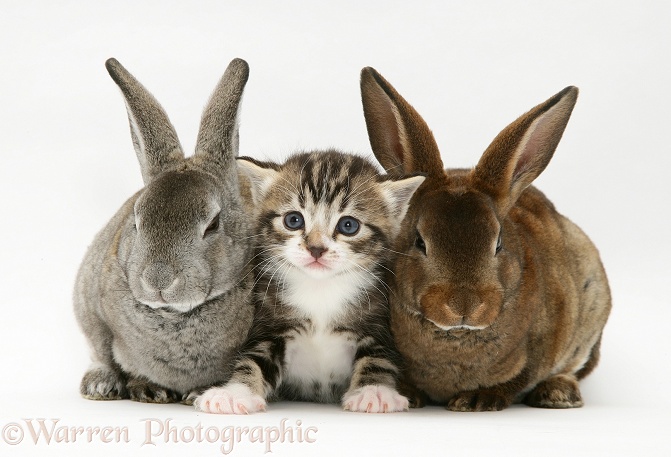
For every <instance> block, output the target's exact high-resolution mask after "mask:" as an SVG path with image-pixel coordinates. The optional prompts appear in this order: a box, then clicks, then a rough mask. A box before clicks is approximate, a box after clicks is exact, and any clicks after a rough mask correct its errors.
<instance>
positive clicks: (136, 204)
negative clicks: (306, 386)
mask: <svg viewBox="0 0 671 457" xmlns="http://www.w3.org/2000/svg"><path fill="white" fill-rule="evenodd" d="M105 66H106V67H107V70H108V72H109V74H110V76H111V77H112V79H113V80H114V81H115V82H116V84H117V85H118V86H119V88H120V89H121V92H122V94H123V96H124V99H125V102H126V107H127V111H128V119H129V123H130V130H131V136H132V139H133V145H134V147H135V152H136V153H137V157H138V160H139V162H140V168H141V170H142V178H143V180H144V184H145V186H144V188H143V189H141V190H140V191H139V192H137V193H136V194H135V195H133V196H132V197H131V198H130V199H128V201H126V203H124V205H123V206H122V207H121V209H120V210H119V211H118V212H117V213H116V214H115V215H114V217H113V218H112V220H111V221H110V222H109V223H108V224H107V225H106V226H105V227H104V228H103V229H102V230H101V231H100V232H99V233H98V235H97V236H96V237H95V240H94V241H93V244H92V245H91V246H90V247H89V249H88V252H87V253H86V255H85V257H84V260H83V262H82V265H81V267H80V269H79V273H78V275H77V279H76V284H75V291H74V309H75V314H76V317H77V320H78V322H79V325H80V326H81V329H82V330H83V332H84V334H85V336H86V338H87V340H88V342H89V344H90V346H91V349H92V360H93V363H92V365H91V367H90V368H89V370H88V371H87V372H86V374H85V375H84V377H83V379H82V381H81V386H80V391H81V394H82V396H84V397H85V398H88V399H93V400H114V399H122V398H130V399H131V400H136V401H141V402H153V403H168V402H173V401H182V402H184V403H191V402H192V400H193V398H195V395H196V394H198V393H199V392H200V391H201V390H203V389H204V388H206V387H208V386H211V385H213V384H215V383H217V384H220V383H222V382H225V381H226V380H227V379H228V377H229V376H230V370H231V368H232V367H231V365H232V358H233V357H234V355H235V354H236V351H237V349H238V347H239V346H240V344H241V343H242V342H243V341H244V340H245V338H246V336H247V332H248V331H249V328H250V326H251V323H252V317H253V314H254V308H253V305H252V303H251V296H250V292H251V286H252V282H253V278H252V275H251V274H247V272H248V271H249V270H248V267H247V264H248V262H249V260H250V258H251V245H250V241H249V240H250V233H249V230H250V224H249V220H248V219H251V215H249V212H250V211H249V208H248V207H247V205H248V204H249V203H248V200H247V198H251V196H250V195H249V194H248V192H249V187H248V183H247V182H245V181H242V180H241V181H239V180H238V171H237V165H236V161H235V157H236V156H237V154H238V111H239V105H240V99H241V97H242V93H243V90H244V87H245V84H246V82H247V79H248V77H249V67H248V65H247V63H246V62H245V61H244V60H241V59H234V60H233V61H231V63H230V64H229V66H228V68H227V69H226V72H225V73H224V75H223V77H222V78H221V80H220V81H219V83H218V85H217V87H216V89H215V90H214V92H213V94H212V96H211V98H210V100H209V102H208V104H207V106H206V107H205V110H204V112H203V116H202V119H201V124H200V130H199V133H198V140H197V143H196V150H195V154H194V155H193V156H191V157H189V158H185V157H184V153H183V151H182V147H181V146H180V143H179V140H178V139H177V134H176V133H175V129H174V127H173V126H172V124H171V123H170V121H169V119H168V117H167V115H166V113H165V111H163V109H162V108H161V106H160V105H159V104H158V102H157V101H156V99H155V98H154V97H153V96H152V95H151V94H150V93H149V92H148V91H147V90H146V89H145V88H144V87H143V86H142V85H141V84H140V83H139V82H138V81H137V80H136V79H135V78H134V77H133V76H132V75H131V74H130V73H129V72H128V71H127V70H126V69H125V68H124V67H123V66H121V64H120V63H119V62H118V61H116V60H115V59H109V60H108V61H107V62H106V64H105Z"/></svg>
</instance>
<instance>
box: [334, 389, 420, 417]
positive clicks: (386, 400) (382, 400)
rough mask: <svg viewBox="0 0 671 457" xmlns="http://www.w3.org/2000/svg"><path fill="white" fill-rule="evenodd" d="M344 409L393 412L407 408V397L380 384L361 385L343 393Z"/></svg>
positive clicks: (363, 411)
mask: <svg viewBox="0 0 671 457" xmlns="http://www.w3.org/2000/svg"><path fill="white" fill-rule="evenodd" d="M342 406H343V409H344V410H345V411H353V412H360V413H394V412H398V411H407V410H408V399H407V398H406V397H404V396H403V395H401V394H399V393H398V392H396V390H394V389H392V388H390V387H387V386H382V385H373V386H363V387H360V388H358V389H356V390H354V391H353V392H348V393H346V394H345V396H344V397H343V400H342Z"/></svg>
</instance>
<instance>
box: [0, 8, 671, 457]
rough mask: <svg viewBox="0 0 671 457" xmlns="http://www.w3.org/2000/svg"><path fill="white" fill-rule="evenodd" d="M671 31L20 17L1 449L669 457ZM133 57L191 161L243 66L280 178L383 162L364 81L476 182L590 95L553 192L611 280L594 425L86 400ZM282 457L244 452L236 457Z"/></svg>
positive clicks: (3, 125) (0, 347)
mask: <svg viewBox="0 0 671 457" xmlns="http://www.w3.org/2000/svg"><path fill="white" fill-rule="evenodd" d="M187 3H188V6H187ZM670 23H671V3H670V2H668V1H664V0H658V1H645V0H637V1H631V2H627V1H615V0H608V1H573V0H564V1H561V2H559V1H557V2H531V1H522V0H520V1H508V2H505V1H494V0H492V1H479V0H475V1H473V0H471V1H463V2H457V1H435V2H421V1H415V2H410V1H403V2H398V1H391V0H386V1H373V2H365V1H354V0H352V1H342V0H341V1H338V2H330V3H329V4H326V2H296V1H287V0H283V1H277V2H254V1H245V2H242V1H240V2H232V1H203V2H175V1H161V2H158V1H156V2H139V1H124V0H114V1H113V2H100V1H96V2H83V1H82V2H75V1H64V0H61V1H58V2H48V1H31V0H17V1H8V0H0V129H1V132H0V153H1V154H2V164H1V165H0V217H1V219H0V234H1V236H0V253H1V254H0V255H2V261H1V262H0V281H1V282H0V285H1V288H0V290H1V295H0V297H2V298H1V302H0V362H1V364H0V367H1V370H2V372H1V375H0V378H1V380H0V387H1V390H0V392H2V400H0V427H3V428H4V429H5V430H8V429H9V427H10V426H11V423H12V422H17V421H18V422H19V424H20V425H21V426H22V428H23V430H24V434H25V436H24V440H23V442H22V443H20V444H18V445H16V446H10V445H8V444H7V443H6V442H5V441H6V440H3V439H2V438H0V454H1V455H36V454H37V453H40V454H41V455H77V454H80V455H92V454H93V451H95V452H96V453H97V454H100V455H118V454H120V453H122V452H123V453H126V454H127V455H161V456H163V455H203V456H207V455H220V449H219V445H217V444H209V443H207V442H204V443H200V444H199V443H196V442H191V443H181V444H176V443H173V442H171V441H169V442H168V443H165V442H164V441H161V440H162V439H163V437H160V438H157V439H155V445H151V444H148V445H144V446H142V443H143V442H144V441H145V439H146V437H145V429H144V427H145V424H146V422H143V419H146V418H154V419H156V420H157V421H165V420H167V419H169V418H173V419H174V421H175V423H176V424H177V425H178V426H179V427H180V428H178V430H182V431H184V430H185V428H186V431H185V432H184V433H185V437H186V438H188V434H189V427H191V428H194V429H195V427H196V426H197V425H198V424H199V423H201V425H202V426H203V427H205V428H207V427H213V426H216V427H220V428H221V427H225V426H230V425H232V426H235V425H241V426H242V425H246V426H279V423H280V420H281V419H282V418H287V419H288V422H287V424H288V425H293V426H294V427H296V421H298V420H300V421H302V422H301V424H302V426H303V427H310V426H313V427H318V429H319V431H318V433H317V434H316V435H315V436H316V438H317V441H316V442H315V443H312V444H308V443H298V442H294V443H293V444H292V443H285V444H283V445H282V446H279V445H276V446H274V447H273V448H272V450H273V455H301V454H302V455H317V454H319V455H344V454H347V455H349V454H351V455H368V456H374V455H421V454H429V453H439V454H440V455H445V456H452V455H454V456H461V455H464V456H475V455H484V454H489V455H491V454H496V455H534V456H538V455H570V456H581V455H585V456H586V455H590V456H596V455H608V456H613V455H623V456H624V455H634V454H636V455H669V453H670V452H671V445H670V444H669V442H668V430H669V427H671V414H670V413H669V411H670V407H671V399H670V396H669V392H670V391H671V389H670V387H671V386H670V384H669V378H670V375H671V362H670V354H669V348H670V342H671V337H670V336H669V333H670V332H669V322H670V320H671V311H670V310H669V308H670V307H671V299H670V298H669V292H668V290H669V280H671V275H670V273H671V268H670V267H669V257H670V255H671V248H670V243H669V237H670V236H671V205H669V202H668V200H669V197H670V196H671V192H670V190H671V185H670V184H669V182H670V180H669V176H668V174H669V169H670V168H671V147H670V146H669V144H670V142H671V139H670V136H669V131H670V129H671V91H670V89H669V87H670V85H671V54H670V52H671V51H669V48H670V47H671V46H670V45H671V28H670V27H669V24H670ZM112 56H114V57H116V58H117V59H118V60H119V61H121V62H122V63H123V64H124V65H125V66H126V67H127V68H128V69H129V70H130V71H131V72H132V73H133V74H134V75H135V76H136V77H137V78H138V79H139V80H140V81H142V82H143V83H144V84H145V85H146V86H147V87H148V88H149V89H150V90H151V91H152V92H153V93H154V95H155V96H156V97H157V98H158V99H159V101H160V102H161V103H162V105H163V106H164V108H165V109H166V111H167V112H168V114H169V115H170V117H171V120H172V122H173V124H174V125H175V126H176V129H177V131H178V133H179V134H180V137H181V139H182V142H183V145H184V147H185V150H187V151H191V150H193V145H194V143H195V137H196V132H197V128H198V122H199V119H200V114H201V110H202V108H203V106H204V104H205V102H206V100H207V97H208V96H209V94H210V92H211V90H212V89H213V88H214V85H215V84H216V82H217V80H218V79H219V77H220V76H221V74H222V73H223V71H224V69H225V67H226V65H227V64H228V62H229V61H230V60H231V59H232V58H234V57H242V58H244V59H246V60H247V61H248V62H249V64H250V67H251V76H250V80H249V83H248V85H247V89H246V95H245V98H244V101H243V111H242V124H241V132H240V134H241V154H243V155H250V156H253V157H257V158H260V159H264V158H271V159H278V160H281V159H282V158H283V157H285V156H286V155H287V154H288V153H290V152H291V151H294V150H297V149H310V148H325V147H330V146H336V147H339V148H341V149H343V150H346V151H354V152H359V153H361V154H370V152H369V151H370V147H369V144H368V139H367V136H366V129H365V124H364V119H363V115H362V109H361V103H360V94H359V86H358V78H359V71H360V70H361V68H362V67H364V66H373V67H375V68H376V69H377V70H378V71H380V72H381V73H382V74H383V75H384V76H385V77H386V78H387V79H388V80H389V81H390V82H391V83H392V84H393V85H394V86H395V87H396V88H397V89H398V90H399V92H400V93H401V94H403V95H404V96H405V97H406V98H407V99H408V100H409V101H410V102H411V103H412V104H413V105H414V106H415V107H416V108H417V110H418V111H419V112H420V113H421V114H422V115H423V117H424V118H425V119H426V121H427V122H428V124H429V125H430V127H431V128H432V129H433V131H434V133H435V136H436V139H437V141H438V143H439V145H440V147H441V150H442V154H443V160H444V162H445V164H446V166H454V167H457V166H459V167H464V166H472V165H474V164H475V163H476V161H477V160H478V158H479V156H480V153H481V152H482V151H483V150H484V149H485V147H486V146H487V144H488V143H489V141H491V139H493V137H494V136H495V135H496V134H497V133H498V132H499V130H500V129H501V128H503V127H504V126H505V125H507V124H508V123H509V122H511V121H513V120H514V119H515V118H516V117H517V116H518V115H520V114H522V113H523V112H524V111H526V110H527V109H529V108H531V107H532V106H534V105H536V104H537V103H540V102H541V101H544V100H545V99H547V98H548V97H550V96H551V95H553V94H554V93H556V92H558V91H559V90H561V89H562V88H564V87H565V86H567V85H576V86H578V87H579V88H580V90H581V93H580V97H579V100H578V104H577V106H576V108H575V111H574V114H573V117H572V119H571V121H570V122H569V125H568V128H567V130H566V133H565V135H564V138H563V140H562V142H561V143H560V145H559V148H558V149H557V152H556V154H555V157H554V159H553V161H552V162H551V164H550V165H549V167H548V168H547V170H546V171H545V172H544V174H543V175H542V176H541V177H540V178H539V179H538V180H537V182H536V184H537V185H538V187H540V188H541V189H542V190H543V191H545V193H546V194H547V195H548V196H549V197H550V198H551V199H552V200H553V201H554V202H555V204H556V205H557V207H558V209H559V210H560V211H561V212H563V213H564V214H566V215H568V216H569V217H570V218H572V219H573V220H574V221H575V222H577V223H578V224H579V225H580V226H581V227H583V229H585V231H586V232H587V233H588V234H589V235H590V236H591V237H592V239H593V240H594V242H595V243H596V245H597V246H598V247H599V248H600V250H601V253H602V257H603V261H604V264H605V266H606V269H607V271H608V274H609V277H610V281H611V286H612V291H613V298H614V302H613V303H614V307H613V313H612V315H611V319H610V321H609V322H608V325H607V326H606V330H605V333H604V338H603V346H602V361H601V364H600V366H599V367H598V368H597V369H596V371H595V372H594V373H593V374H592V375H591V376H590V377H588V378H587V379H586V380H585V381H584V382H583V383H582V391H583V396H584V399H585V406H584V407H583V408H581V409H577V410H568V411H547V410H537V409H532V408H528V407H525V406H515V407H512V408H510V409H508V410H506V411H503V412H498V413H472V414H467V413H452V412H447V411H444V410H443V409H441V408H425V409H423V410H419V411H412V412H410V413H405V414H395V415H385V416H371V415H363V414H353V413H345V412H341V411H340V410H339V408H338V407H337V406H333V405H312V404H288V403H281V404H273V405H271V406H270V408H269V412H267V413H265V414H260V415H254V416H250V417H243V418H241V417H218V416H209V415H204V414H197V413H196V412H195V411H194V410H192V409H191V408H188V407H184V406H181V405H167V406H157V405H143V404H137V403H132V402H130V401H120V402H91V401H86V400H83V399H81V398H80V397H79V394H78V385H79V381H80V378H81V375H82V374H83V372H84V370H85V369H86V367H87V365H88V349H87V347H86V343H85V340H84V338H83V336H82V335H81V333H80V331H79V329H78V327H77V324H76V322H75V319H74V316H73V312H72V304H71V290H72V286H73V282H74V276H75V272H76V269H77V267H78V265H79V262H80V261H81V258H82V256H83V254H84V251H85V249H86V247H87V245H88V243H90V241H91V240H92V239H93V236H94V234H95V233H96V232H97V231H98V230H99V229H100V228H101V227H102V226H103V225H104V224H105V223H106V221H107V220H108V219H109V218H110V217H111V216H112V214H113V213H114V212H115V211H116V210H117V209H118V207H119V206H120V205H121V204H122V203H123V201H124V200H125V199H126V198H128V197H129V196H130V195H131V194H132V193H133V192H135V191H136V190H137V189H139V188H140V187H141V186H142V181H141V177H140V172H139V167H138V165H137V163H136V158H135V155H134V152H133V148H132V145H131V140H130V135H129V131H128V126H127V121H126V113H125V108H124V105H123V101H122V98H121V95H120V93H119V91H118V89H117V88H116V86H115V85H114V83H113V82H112V80H111V79H110V78H109V76H108V74H107V72H106V71H105V68H104V66H103V63H104V61H105V60H106V59H107V58H108V57H112ZM36 418H46V419H48V420H51V419H59V420H60V422H59V423H58V425H59V426H60V425H65V426H68V427H95V426H99V427H103V426H117V427H126V428H127V429H128V430H129V434H130V442H129V443H126V444H117V443H109V444H105V443H100V442H99V441H96V440H95V439H94V440H93V442H92V443H88V442H86V440H85V439H82V438H80V439H79V440H78V442H77V443H54V442H52V443H51V444H46V443H45V442H44V441H41V442H40V444H38V445H34V444H33V443H32V438H31V437H30V433H29V430H28V426H27V425H26V423H25V422H23V421H22V420H23V419H36ZM33 423H34V424H35V422H33ZM50 423H51V422H49V421H48V422H47V424H50ZM6 433H8V434H9V435H11V436H16V435H13V434H12V433H10V432H9V431H6ZM17 433H18V432H17ZM9 435H6V436H5V438H7V436H9ZM11 436H10V438H11ZM296 439H297V438H294V440H296ZM245 440H246V441H245ZM263 453H264V445H263V444H259V443H250V442H249V440H248V439H246V438H244V437H243V442H242V443H240V444H237V445H236V447H235V448H234V452H233V455H263Z"/></svg>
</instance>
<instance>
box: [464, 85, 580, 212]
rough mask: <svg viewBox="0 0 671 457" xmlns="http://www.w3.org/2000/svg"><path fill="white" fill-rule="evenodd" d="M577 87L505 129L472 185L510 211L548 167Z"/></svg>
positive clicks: (571, 87) (521, 117)
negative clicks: (526, 189) (527, 188)
mask: <svg viewBox="0 0 671 457" xmlns="http://www.w3.org/2000/svg"><path fill="white" fill-rule="evenodd" d="M577 98H578V88H577V87H573V86H569V87H567V88H565V89H564V90H562V91H561V92H559V93H558V94H556V95H555V96H553V97H551V98H550V99H548V100H547V101H545V102H544V103H541V104H540V105H538V106H536V107H535V108H532V109H531V111H529V112H528V113H526V114H523V115H522V116H520V117H519V118H518V119H517V120H516V121H515V122H513V123H512V124H510V125H509V126H508V127H506V128H505V129H503V130H502V131H501V133H499V134H498V135H497V136H496V138H495V139H494V141H493V142H492V143H491V144H490V145H489V147H488V148H487V150H486V151H485V152H484V154H483V155H482V158H481V159H480V162H478V165H477V166H476V167H475V170H474V171H473V175H472V177H473V184H474V185H475V186H476V187H478V188H479V189H481V190H482V191H484V192H486V193H487V194H489V195H491V196H492V197H493V198H494V199H495V200H496V202H497V205H498V206H499V210H500V211H501V212H503V213H505V212H507V211H508V210H509V209H510V208H511V207H512V206H513V205H514V204H515V201H516V200H517V198H518V197H519V196H520V194H521V193H522V191H523V190H524V189H525V188H526V187H527V186H529V184H531V183H532V182H533V180H534V179H536V177H538V175H540V174H541V172H542V171H543V170H544V169H545V167H546V166H547V164H548V163H549V162H550V159H551V158H552V155H553V154H554V151H555V149H556V148H557V145H558V144H559V140H560V139H561V137H562V134H563V133H564V129H565V128H566V124H567V123H568V120H569V117H570V116H571V112H572V111H573V107H574V106H575V102H576V100H577Z"/></svg>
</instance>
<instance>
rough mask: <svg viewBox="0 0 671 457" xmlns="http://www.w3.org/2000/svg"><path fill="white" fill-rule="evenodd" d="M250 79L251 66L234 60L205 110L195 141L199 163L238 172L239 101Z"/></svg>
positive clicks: (242, 61) (196, 157) (224, 170)
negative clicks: (207, 163)
mask: <svg viewBox="0 0 671 457" xmlns="http://www.w3.org/2000/svg"><path fill="white" fill-rule="evenodd" d="M248 78H249V65H247V62H245V61H244V60H242V59H233V60H232V61H231V63H230V64H228V68H226V71H225V72H224V75H223V76H222V77H221V79H220V80H219V83H218V84H217V87H216V88H215V89H214V92H212V95H211V97H210V100H209V102H208V103H207V106H206V107H205V110H204V111H203V117H202V119H201V121H200V130H199V131H198V140H197V141H196V153H195V159H196V160H207V161H210V162H214V163H215V164H217V169H218V170H221V172H222V173H224V174H225V173H227V172H229V171H231V170H233V169H235V167H234V165H233V163H234V162H233V161H234V159H235V157H237V155H238V144H239V140H238V114H239V112H240V100H241V99H242V93H243V91H244V88H245V84H246V83H247V79H248Z"/></svg>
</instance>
